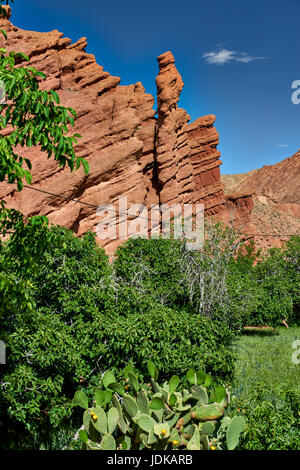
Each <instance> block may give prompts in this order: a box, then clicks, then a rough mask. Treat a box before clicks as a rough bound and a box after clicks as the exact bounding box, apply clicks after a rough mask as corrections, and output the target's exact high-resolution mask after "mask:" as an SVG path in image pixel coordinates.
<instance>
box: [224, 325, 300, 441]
mask: <svg viewBox="0 0 300 470" xmlns="http://www.w3.org/2000/svg"><path fill="white" fill-rule="evenodd" d="M297 339H298V340H300V328H299V327H295V328H289V329H286V328H278V329H277V330H276V334H273V335H270V334H269V335H263V334H254V335H244V336H242V337H241V338H240V339H239V341H238V342H237V344H236V355H237V361H236V366H235V380H234V384H233V388H234V390H233V393H234V395H235V396H236V397H237V400H236V409H237V412H238V413H243V414H244V415H245V416H246V418H247V422H248V425H247V431H246V433H245V438H244V442H243V443H242V447H243V448H246V449H260V450H262V449H264V450H267V449H273V450H275V449H300V427H299V424H300V419H299V416H300V413H299V412H300V364H294V363H293V361H292V355H293V353H295V351H296V350H295V349H293V347H292V344H293V342H294V341H295V340H297ZM297 349H298V350H299V349H300V348H299V346H298V348H297ZM298 358H299V359H300V353H299V354H298Z"/></svg>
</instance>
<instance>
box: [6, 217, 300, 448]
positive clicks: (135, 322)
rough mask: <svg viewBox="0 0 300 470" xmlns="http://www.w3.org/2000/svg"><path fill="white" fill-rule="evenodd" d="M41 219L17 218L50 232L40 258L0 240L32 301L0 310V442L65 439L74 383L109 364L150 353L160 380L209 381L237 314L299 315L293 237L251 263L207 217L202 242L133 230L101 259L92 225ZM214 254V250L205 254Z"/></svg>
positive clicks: (95, 380)
mask: <svg viewBox="0 0 300 470" xmlns="http://www.w3.org/2000/svg"><path fill="white" fill-rule="evenodd" d="M38 228H39V227H37V229H36V231H32V228H31V227H27V226H25V227H23V228H22V237H23V238H25V239H26V236H28V235H29V234H30V238H31V244H30V246H32V247H35V248H36V249H38V246H39V243H40V242H41V240H47V243H46V244H42V253H43V256H42V257H41V259H40V263H35V264H34V265H31V264H29V267H28V268H26V269H23V268H22V266H23V265H24V256H25V258H26V257H27V253H26V251H25V255H24V254H23V251H22V249H19V248H18V249H17V248H16V240H17V239H18V236H17V235H15V237H13V239H12V240H11V241H10V242H5V243H4V242H1V252H0V253H1V260H2V263H1V275H4V276H6V275H7V274H9V276H10V277H11V278H12V279H14V282H15V283H19V282H24V283H25V285H26V289H25V294H26V298H27V299H30V308H28V303H27V304H26V308H22V306H20V305H18V303H15V304H14V305H12V306H11V308H10V309H9V310H6V312H5V316H4V320H3V321H2V323H1V327H0V337H1V339H3V340H4V341H5V343H6V345H7V358H8V359H7V365H6V366H2V367H1V423H2V425H1V428H2V429H4V428H6V429H7V431H6V432H5V433H3V431H2V429H1V439H2V446H4V447H17V448H20V447H25V448H33V447H34V448H40V446H41V445H42V446H44V447H45V448H62V447H63V445H67V443H68V442H69V440H70V438H71V435H72V433H73V434H74V432H75V431H76V429H77V427H78V426H79V424H80V419H81V417H80V412H79V411H78V409H76V408H74V407H75V405H74V403H73V396H74V393H75V391H76V390H80V389H84V390H85V391H86V393H87V394H88V396H90V397H91V396H92V394H93V391H94V389H95V387H96V386H97V384H99V381H100V380H101V376H102V374H103V372H105V371H106V370H108V369H112V371H113V372H114V373H115V374H116V377H117V378H118V377H119V376H120V374H121V372H120V371H121V370H122V369H123V368H124V367H125V366H126V365H128V364H131V365H132V366H133V368H134V370H135V373H136V374H137V376H138V377H139V378H140V379H141V380H143V378H144V377H145V374H147V362H148V360H149V359H151V360H152V361H153V362H154V363H155V364H156V365H157V366H158V367H159V369H160V371H161V377H162V379H163V380H164V379H170V377H171V376H172V375H174V374H176V375H179V376H183V375H184V374H185V373H186V372H187V370H188V369H191V368H195V369H199V368H201V369H203V370H204V371H205V372H206V373H209V374H211V375H212V376H213V377H214V380H215V381H216V382H217V383H225V382H226V383H229V382H230V381H231V380H233V374H234V367H235V366H234V364H235V362H234V356H235V354H236V353H235V351H234V348H233V346H232V345H233V343H234V338H235V337H236V335H240V333H241V331H242V327H243V326H244V325H249V324H258V325H260V324H262V321H263V323H265V322H267V323H268V324H272V325H281V321H282V318H283V317H284V318H285V319H286V320H287V321H289V322H290V323H291V324H292V323H296V322H297V318H299V299H298V297H297V295H298V290H297V286H299V264H298V258H297V256H298V246H299V238H296V237H295V238H293V239H292V240H290V242H289V243H288V244H287V246H286V247H284V248H283V249H282V250H275V251H272V252H271V253H270V254H269V255H268V256H266V257H264V258H262V259H261V261H259V262H258V263H257V264H256V265H254V266H253V259H252V255H249V253H247V252H245V251H244V253H246V254H245V255H242V254H241V251H239V253H240V254H239V256H238V257H237V256H236V255H237V253H238V246H237V245H236V248H235V250H231V249H230V246H231V245H230V244H231V243H232V237H234V234H232V233H231V232H230V231H228V229H224V228H223V227H222V226H220V225H218V224H217V225H212V224H210V225H209V226H208V232H207V233H208V238H207V240H206V244H205V247H204V249H203V250H202V251H201V252H199V253H198V252H187V250H186V249H185V245H184V243H183V242H179V241H177V240H166V239H156V240H144V239H135V240H129V241H127V242H126V243H125V244H124V245H122V246H121V247H120V248H119V249H118V251H117V256H116V259H115V261H114V262H113V263H111V264H110V263H109V261H108V258H107V256H106V255H105V254H104V251H103V250H102V249H101V248H99V247H98V246H97V244H96V241H95V237H94V235H92V234H87V235H85V236H84V237H82V238H76V237H75V236H74V235H73V234H72V233H71V232H70V231H69V230H66V229H62V228H59V227H51V228H47V227H46V226H43V227H42V228H40V229H39V230H38ZM28 230H29V232H28V233H27V231H28ZM16 233H17V232H16ZM20 236H21V235H20ZM23 238H22V239H23ZM49 240H50V241H51V242H49ZM221 241H223V242H222V243H221ZM229 242H230V243H229ZM216 243H217V244H218V251H217V252H216V250H215V244H216ZM220 246H221V247H222V246H223V248H220ZM212 253H213V255H212ZM212 256H214V257H215V259H214V261H216V260H217V262H215V263H212V262H211V263H210V262H209V259H210V258H211V257H212ZM191 263H194V264H193V273H194V277H193V278H191V271H190V270H189V267H190V266H191ZM26 264H27V263H25V265H26ZM21 268H22V269H21ZM270 270H272V273H274V279H276V277H275V276H277V273H278V272H285V278H283V279H281V281H282V282H281V283H280V284H279V285H277V287H276V289H274V290H270V287H269V286H270V285H271V284H272V283H271V280H270ZM8 271H9V272H8ZM266 272H267V275H265V277H263V276H262V273H266ZM257 279H259V280H260V284H259V285H258V284H257V283H256V282H255V280H257ZM192 283H193V290H192V293H193V295H191V286H192ZM203 283H204V292H205V295H204V293H203V291H202V290H201V291H200V289H202V285H203ZM215 284H218V289H219V290H218V295H219V296H222V297H221V299H220V300H219V301H218V302H216V301H215V299H216V296H215V295H216V294H215V292H213V293H210V290H209V289H212V286H213V285H215ZM275 284H276V282H275V280H274V282H273V284H272V285H274V286H275ZM201 295H202V297H201ZM271 295H272V296H273V298H272V297H271ZM287 298H289V299H290V304H289V305H290V310H289V311H287V310H285V306H286V304H287V302H286V299H287ZM199 299H200V300H199ZM200 301H201V302H200ZM268 303H269V305H270V309H271V306H272V305H275V303H276V304H277V308H276V309H274V311H271V314H269V315H268V316H267V317H264V316H259V315H257V312H259V310H257V309H258V308H259V306H260V305H267V304H268ZM200 305H201V309H199V306H200ZM280 305H281V306H282V312H284V315H280ZM230 310H231V311H230ZM269 311H270V310H268V312H269ZM255 318H257V319H256V321H255ZM290 331H293V330H290ZM275 338H276V337H275ZM247 339H248V340H251V338H247ZM259 340H260V338H259ZM259 354H261V353H259ZM246 355H247V357H248V358H249V357H250V356H249V353H248V352H247V353H246ZM264 356H265V355H261V357H262V358H263V357H264ZM297 367H299V366H294V368H295V369H297ZM276 371H277V369H276V367H275V366H274V370H273V372H274V374H275V373H277V372H276ZM237 380H238V382H239V383H243V380H242V379H241V377H239V378H238V379H237ZM283 384H285V386H286V389H287V395H289V396H292V395H293V394H294V393H295V390H294V389H293V390H292V389H291V388H289V384H288V383H287V382H286V380H285V379H283ZM245 386H246V385H245ZM268 386H269V385H268V384H267V385H266V388H268ZM255 393H258V391H257V389H255ZM290 394H292V395H290ZM251 403H252V405H253V402H251ZM293 403H294V402H293ZM243 406H244V408H247V405H246V404H244V405H243ZM291 406H292V405H291ZM293 406H294V405H293ZM251 410H252V408H251ZM249 413H250V411H249ZM250 414H251V413H250ZM253 419H254V418H253ZM255 419H256V418H255ZM262 425H263V424H262ZM247 429H248V428H247ZM245 442H248V441H245ZM245 445H246V446H248V447H249V444H245ZM253 445H254V444H253ZM257 445H258V444H257ZM254 448H255V447H254Z"/></svg>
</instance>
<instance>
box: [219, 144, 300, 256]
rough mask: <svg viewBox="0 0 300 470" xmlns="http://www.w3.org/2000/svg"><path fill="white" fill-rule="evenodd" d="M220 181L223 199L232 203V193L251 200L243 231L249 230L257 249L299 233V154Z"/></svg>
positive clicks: (275, 243)
mask: <svg viewBox="0 0 300 470" xmlns="http://www.w3.org/2000/svg"><path fill="white" fill-rule="evenodd" d="M222 181H223V182H224V184H225V198H226V199H227V200H228V199H230V198H232V197H233V199H234V200H235V201H236V200H237V199H236V193H238V194H248V195H249V196H248V197H251V198H252V201H253V202H252V205H253V208H252V210H251V212H250V213H248V215H247V217H246V218H247V228H248V230H247V231H249V228H250V230H252V233H254V234H255V237H254V239H255V240H256V241H257V242H258V243H259V244H260V245H261V246H266V247H270V246H279V245H280V244H281V243H282V241H284V240H286V239H287V238H288V237H287V236H286V235H289V234H291V235H292V234H295V233H298V234H300V191H299V187H300V151H298V152H297V153H295V155H293V156H292V157H289V158H286V159H285V160H283V161H281V162H279V163H277V164H275V165H266V166H264V167H263V168H260V169H258V170H253V171H250V172H248V173H245V174H237V175H223V176H222ZM250 233H251V232H250ZM259 234H262V236H260V235H259ZM272 234H274V235H276V236H273V237H272Z"/></svg>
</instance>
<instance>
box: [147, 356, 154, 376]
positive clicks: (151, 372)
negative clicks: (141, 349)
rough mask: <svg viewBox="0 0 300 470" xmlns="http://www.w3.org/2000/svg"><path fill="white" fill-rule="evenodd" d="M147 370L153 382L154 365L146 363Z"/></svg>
mask: <svg viewBox="0 0 300 470" xmlns="http://www.w3.org/2000/svg"><path fill="white" fill-rule="evenodd" d="M147 369H148V372H149V375H150V377H151V378H152V379H153V380H154V378H155V365H154V364H153V362H151V361H149V362H148V364H147Z"/></svg>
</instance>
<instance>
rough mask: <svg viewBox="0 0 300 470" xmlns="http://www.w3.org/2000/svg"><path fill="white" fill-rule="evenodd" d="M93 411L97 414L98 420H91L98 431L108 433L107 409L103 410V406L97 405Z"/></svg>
mask: <svg viewBox="0 0 300 470" xmlns="http://www.w3.org/2000/svg"><path fill="white" fill-rule="evenodd" d="M91 411H93V412H94V413H95V414H96V416H97V420H93V419H92V420H91V421H92V423H93V425H94V427H95V429H97V431H98V432H100V433H101V434H106V433H107V417H106V413H105V411H104V410H103V408H101V406H98V405H97V406H96V407H95V408H92V409H91Z"/></svg>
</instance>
